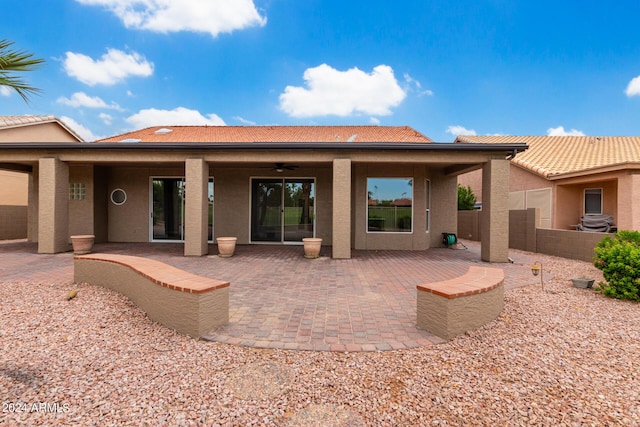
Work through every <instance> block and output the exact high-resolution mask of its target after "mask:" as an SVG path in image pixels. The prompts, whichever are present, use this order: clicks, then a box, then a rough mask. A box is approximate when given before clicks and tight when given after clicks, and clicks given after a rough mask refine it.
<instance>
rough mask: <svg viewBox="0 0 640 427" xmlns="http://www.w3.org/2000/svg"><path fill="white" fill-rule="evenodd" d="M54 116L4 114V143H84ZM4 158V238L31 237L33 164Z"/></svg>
mask: <svg viewBox="0 0 640 427" xmlns="http://www.w3.org/2000/svg"><path fill="white" fill-rule="evenodd" d="M81 141H82V138H81V137H80V136H78V135H77V134H76V133H75V132H74V131H73V130H71V129H69V128H68V127H67V126H66V125H65V124H64V123H62V122H61V121H60V120H58V119H57V118H55V117H54V116H0V144H3V143H8V142H81ZM5 161H6V159H5V158H4V157H0V210H1V213H2V215H0V240H2V239H15V238H25V237H27V220H26V216H27V214H26V212H27V206H28V204H29V200H28V195H29V174H28V173H26V172H28V171H30V170H31V168H29V167H24V166H23V165H16V164H8V163H5Z"/></svg>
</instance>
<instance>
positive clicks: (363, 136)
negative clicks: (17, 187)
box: [98, 126, 432, 143]
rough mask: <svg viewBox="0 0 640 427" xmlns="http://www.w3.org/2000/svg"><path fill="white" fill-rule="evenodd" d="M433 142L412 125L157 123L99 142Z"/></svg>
mask: <svg viewBox="0 0 640 427" xmlns="http://www.w3.org/2000/svg"><path fill="white" fill-rule="evenodd" d="M123 140H139V141H140V142H143V143H144V142H156V143H157V142H171V143H180V142H191V143H194V142H208V143H211V142H221V143H222V142H225V143H233V142H353V143H358V142H432V141H431V139H429V138H427V137H426V136H424V135H422V134H421V133H420V132H418V131H416V130H414V129H412V128H410V127H408V126H155V127H150V128H146V129H141V130H137V131H134V132H129V133H125V134H121V135H116V136H112V137H110V138H105V139H102V140H100V141H98V142H120V141H123Z"/></svg>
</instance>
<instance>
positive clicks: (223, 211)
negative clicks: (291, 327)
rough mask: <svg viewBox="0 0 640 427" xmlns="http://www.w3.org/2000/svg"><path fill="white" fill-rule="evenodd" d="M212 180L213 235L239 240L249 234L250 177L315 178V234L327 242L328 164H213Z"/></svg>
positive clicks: (326, 243) (329, 176) (242, 239)
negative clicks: (280, 168)
mask: <svg viewBox="0 0 640 427" xmlns="http://www.w3.org/2000/svg"><path fill="white" fill-rule="evenodd" d="M210 173H211V174H212V176H213V180H214V184H213V186H214V208H213V209H214V236H215V237H220V236H235V237H237V238H238V243H239V244H247V243H249V242H250V238H251V223H250V215H251V213H250V209H251V200H250V197H251V190H250V188H251V179H252V178H285V179H286V178H315V180H316V185H315V209H316V214H315V218H316V237H320V238H322V239H323V242H322V244H323V245H331V239H332V234H331V219H332V213H331V212H332V211H331V207H332V196H331V195H332V192H331V186H332V173H331V167H330V165H326V166H325V165H318V166H315V167H300V168H297V169H295V170H293V171H287V172H286V173H278V172H275V171H272V170H270V169H269V168H230V167H218V168H216V167H213V168H212V169H211V171H210Z"/></svg>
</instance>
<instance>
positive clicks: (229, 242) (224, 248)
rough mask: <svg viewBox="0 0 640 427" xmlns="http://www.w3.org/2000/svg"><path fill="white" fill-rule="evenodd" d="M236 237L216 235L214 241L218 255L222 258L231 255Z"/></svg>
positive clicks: (234, 247) (234, 248)
mask: <svg viewBox="0 0 640 427" xmlns="http://www.w3.org/2000/svg"><path fill="white" fill-rule="evenodd" d="M237 241H238V238H237V237H216V243H217V244H218V256H219V257H222V258H228V257H231V256H233V253H234V252H235V250H236V242H237Z"/></svg>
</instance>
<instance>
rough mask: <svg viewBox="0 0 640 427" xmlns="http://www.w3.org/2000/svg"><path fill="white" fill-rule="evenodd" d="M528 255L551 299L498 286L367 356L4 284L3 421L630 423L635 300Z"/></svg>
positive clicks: (97, 298)
mask: <svg viewBox="0 0 640 427" xmlns="http://www.w3.org/2000/svg"><path fill="white" fill-rule="evenodd" d="M536 258H538V259H539V260H540V261H542V262H543V264H544V268H545V272H546V273H547V274H548V275H549V277H553V278H552V279H551V280H549V281H548V282H547V283H546V288H547V290H548V292H543V291H542V290H541V288H540V287H539V286H537V285H531V286H526V287H523V288H518V289H511V290H507V291H506V292H505V309H504V311H503V313H502V314H501V315H500V317H499V318H498V319H497V320H496V321H494V322H492V323H490V324H488V325H486V326H484V327H482V328H480V329H478V330H475V331H472V332H470V333H468V334H466V335H464V336H460V337H458V338H456V339H453V340H451V341H450V342H448V343H446V344H441V345H434V346H432V347H425V348H419V349H413V350H404V351H389V352H369V353H330V352H303V351H285V350H265V349H252V348H244V347H238V346H231V345H225V344H219V343H212V342H206V341H199V340H194V339H191V338H188V337H185V336H182V335H179V334H177V333H175V332H172V331H171V330H168V329H166V328H164V327H162V326H160V325H158V324H155V323H153V322H151V321H149V319H148V318H147V317H146V315H145V314H144V313H143V312H142V311H141V310H139V309H138V308H137V307H135V306H134V305H133V304H132V303H131V302H130V301H129V300H128V299H126V298H125V297H123V296H121V295H119V294H117V293H115V292H112V291H109V290H107V289H103V288H100V287H97V286H90V285H79V286H74V285H72V284H69V283H21V282H18V283H15V282H14V283H0V298H1V301H2V305H1V306H0V318H1V322H0V348H1V351H0V397H1V399H2V412H1V413H0V425H7V426H9V425H11V426H13V425H29V426H35V425H82V426H91V425H96V426H107V425H136V426H137V425H149V426H158V425H185V426H190V425H207V426H210V425H213V426H215V425H220V426H236V425H241V426H246V425H267V426H279V425H296V426H307V425H308V426H315V425H322V426H332V425H350V426H365V425H371V426H377V425H382V426H384V425H401V426H416V425H425V426H431V425H487V426H495V425H515V426H517V425H553V426H556V425H567V426H582V425H589V426H590V425H594V426H598V425H606V426H611V425H625V426H634V425H640V304H638V303H635V302H628V301H619V300H612V299H609V298H606V297H603V296H601V295H600V294H598V293H597V292H595V291H594V290H589V289H576V288H573V287H572V285H571V282H570V279H571V278H572V277H578V276H584V275H585V274H588V275H589V276H591V277H596V278H597V279H598V280H601V274H600V272H599V271H598V270H596V269H595V268H593V267H592V266H591V265H590V264H589V263H585V262H580V261H571V260H565V259H560V258H554V257H549V256H543V255H540V256H536ZM72 289H78V295H77V296H76V297H75V298H74V299H72V300H70V301H67V299H66V296H67V294H68V292H69V291H70V290H72Z"/></svg>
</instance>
